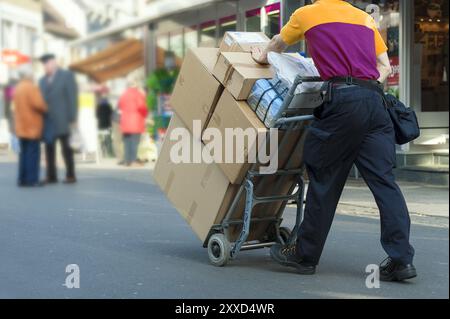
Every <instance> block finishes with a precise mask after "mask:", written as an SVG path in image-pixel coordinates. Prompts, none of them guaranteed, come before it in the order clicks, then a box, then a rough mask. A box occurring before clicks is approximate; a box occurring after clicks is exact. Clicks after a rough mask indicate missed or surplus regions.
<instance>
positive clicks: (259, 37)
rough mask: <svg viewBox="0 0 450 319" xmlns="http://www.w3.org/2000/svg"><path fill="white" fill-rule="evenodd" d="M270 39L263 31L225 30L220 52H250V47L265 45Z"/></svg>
mask: <svg viewBox="0 0 450 319" xmlns="http://www.w3.org/2000/svg"><path fill="white" fill-rule="evenodd" d="M269 41H270V39H269V38H268V37H267V36H266V35H265V34H264V33H263V32H226V33H225V35H224V37H223V40H222V42H221V44H220V52H250V51H251V49H252V47H261V48H262V47H265V46H267V44H268V43H269Z"/></svg>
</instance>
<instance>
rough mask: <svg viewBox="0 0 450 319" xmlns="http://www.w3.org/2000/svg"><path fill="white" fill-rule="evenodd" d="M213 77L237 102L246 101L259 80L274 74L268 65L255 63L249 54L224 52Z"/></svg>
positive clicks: (220, 56)
mask: <svg viewBox="0 0 450 319" xmlns="http://www.w3.org/2000/svg"><path fill="white" fill-rule="evenodd" d="M213 75H214V76H215V77H216V79H217V80H219V81H220V83H222V84H223V85H224V86H225V87H226V88H227V89H228V91H230V93H231V94H232V95H233V97H234V98H235V99H236V100H238V101H243V100H247V98H248V96H249V95H250V92H251V90H252V88H253V85H254V84H255V83H256V81H257V80H259V79H271V78H273V77H274V76H275V73H274V72H273V70H272V69H271V68H270V66H268V65H260V64H258V63H256V62H255V61H254V60H253V58H252V56H251V54H250V53H243V52H224V53H221V54H220V55H219V58H218V60H217V63H216V65H215V67H214V70H213Z"/></svg>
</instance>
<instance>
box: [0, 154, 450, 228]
mask: <svg viewBox="0 0 450 319" xmlns="http://www.w3.org/2000/svg"><path fill="white" fill-rule="evenodd" d="M13 161H15V157H14V156H13V155H10V154H9V155H6V154H5V153H3V154H2V153H0V162H13ZM77 167H78V168H80V169H87V170H89V169H95V170H105V169H108V170H109V169H113V170H115V169H117V170H133V168H125V167H123V166H118V165H117V160H116V159H104V160H102V162H101V163H100V164H95V163H77ZM153 167H154V163H148V164H147V165H145V166H144V167H143V168H137V169H143V170H148V171H152V170H153ZM399 185H400V188H401V189H402V191H403V194H404V195H405V198H406V202H407V204H408V208H409V210H410V214H411V216H412V217H413V220H415V221H420V220H422V219H424V218H430V217H432V218H435V219H436V223H433V224H437V225H440V224H441V223H442V225H443V226H444V227H448V218H449V193H448V192H449V189H448V188H447V187H442V186H434V185H425V184H418V183H411V182H399ZM338 213H341V214H350V215H364V216H368V217H371V216H372V217H378V215H379V211H378V208H377V206H376V203H375V201H374V199H373V196H372V194H371V192H370V190H369V188H368V187H367V186H366V185H365V183H364V181H363V180H362V179H359V180H354V179H349V180H348V182H347V184H346V186H345V189H344V192H343V195H342V198H341V201H340V203H339V206H338Z"/></svg>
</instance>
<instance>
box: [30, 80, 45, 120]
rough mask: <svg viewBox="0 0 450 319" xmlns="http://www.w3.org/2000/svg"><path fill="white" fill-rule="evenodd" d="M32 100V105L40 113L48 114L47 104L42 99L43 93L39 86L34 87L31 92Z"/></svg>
mask: <svg viewBox="0 0 450 319" xmlns="http://www.w3.org/2000/svg"><path fill="white" fill-rule="evenodd" d="M30 98H31V104H32V105H33V108H34V109H35V110H36V111H38V112H40V113H46V112H47V104H45V101H44V98H43V97H42V94H41V91H40V90H39V88H38V87H37V86H34V85H33V86H32V88H31V91H30Z"/></svg>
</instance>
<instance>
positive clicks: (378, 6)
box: [349, 0, 400, 97]
mask: <svg viewBox="0 0 450 319" xmlns="http://www.w3.org/2000/svg"><path fill="white" fill-rule="evenodd" d="M349 2H350V3H352V4H353V5H354V6H356V7H358V8H360V9H361V10H364V11H366V12H367V13H369V14H370V15H372V17H373V18H374V19H375V21H376V22H377V25H378V29H379V31H380V33H381V35H382V36H383V39H384V41H385V42H386V45H387V46H388V54H389V59H390V61H391V65H392V69H393V72H392V74H391V75H390V76H389V78H388V80H387V83H386V89H387V91H388V92H389V93H391V94H393V95H395V96H397V97H398V96H399V94H400V91H399V85H400V33H399V30H400V1H399V0H373V1H360V0H356V1H355V0H353V1H349Z"/></svg>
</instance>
